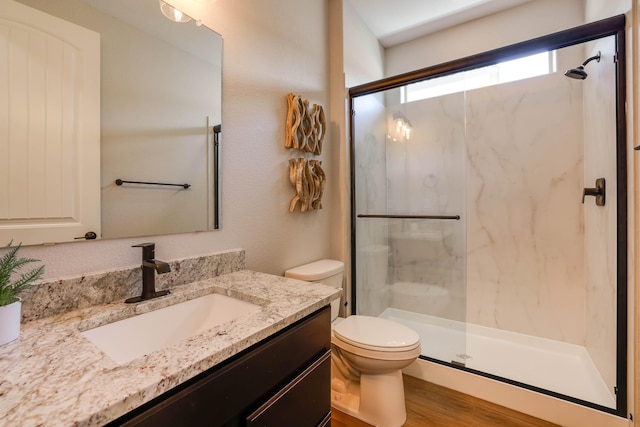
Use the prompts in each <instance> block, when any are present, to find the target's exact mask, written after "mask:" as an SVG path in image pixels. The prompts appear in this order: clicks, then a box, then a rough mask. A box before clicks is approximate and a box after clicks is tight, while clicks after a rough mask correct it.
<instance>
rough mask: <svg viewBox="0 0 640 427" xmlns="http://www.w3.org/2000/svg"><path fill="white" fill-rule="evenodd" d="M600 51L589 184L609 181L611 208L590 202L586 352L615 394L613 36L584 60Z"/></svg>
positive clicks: (588, 86)
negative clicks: (596, 181)
mask: <svg viewBox="0 0 640 427" xmlns="http://www.w3.org/2000/svg"><path fill="white" fill-rule="evenodd" d="M598 51H600V52H601V55H602V59H601V61H600V62H599V63H597V62H595V61H592V62H590V63H589V65H588V67H587V68H588V69H587V72H588V73H589V77H588V78H587V79H586V80H584V81H582V82H578V83H579V84H580V83H582V85H581V86H582V88H583V91H584V95H583V96H584V117H585V120H584V142H585V168H584V182H585V185H586V186H588V187H594V186H595V185H594V184H595V180H596V179H597V178H605V180H606V191H607V192H606V196H607V197H606V204H605V205H604V206H596V205H595V203H594V201H593V198H587V201H586V202H585V205H584V216H585V239H586V247H585V280H586V307H585V321H586V335H585V347H586V348H587V351H588V352H589V355H590V356H591V359H592V360H593V362H594V364H595V365H596V367H597V368H598V371H600V374H601V375H602V378H603V379H604V381H605V383H606V384H607V386H608V387H609V390H610V391H611V393H612V394H613V387H614V386H615V384H616V295H617V292H616V289H617V286H616V259H617V244H616V224H617V218H616V211H617V209H616V191H617V188H616V157H615V153H616V150H615V146H616V137H615V136H616V116H615V97H614V96H612V94H613V93H615V74H614V72H615V67H614V66H613V55H614V52H615V44H614V41H613V40H612V38H611V37H609V38H606V39H602V40H599V41H596V42H592V43H588V44H586V45H585V46H584V50H583V56H584V58H585V59H586V58H588V57H591V56H593V55H595V54H597V52H598Z"/></svg>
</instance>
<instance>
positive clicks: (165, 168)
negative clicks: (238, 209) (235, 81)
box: [0, 0, 222, 243]
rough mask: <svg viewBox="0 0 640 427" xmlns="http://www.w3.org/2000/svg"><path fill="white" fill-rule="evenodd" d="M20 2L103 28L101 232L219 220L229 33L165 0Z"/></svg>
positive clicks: (172, 229)
mask: <svg viewBox="0 0 640 427" xmlns="http://www.w3.org/2000/svg"><path fill="white" fill-rule="evenodd" d="M17 1H18V2H19V3H22V4H24V5H27V6H30V7H32V8H35V9H38V10H41V11H43V12H46V13H48V14H50V15H53V16H56V17H58V18H61V19H63V20H65V21H68V22H71V23H74V24H77V25H79V26H81V27H84V28H87V29H89V30H92V31H95V32H96V33H99V38H100V43H99V44H100V56H99V59H100V101H99V105H100V170H101V173H100V176H101V178H100V187H101V188H95V191H96V192H100V205H101V208H100V212H101V219H100V224H101V230H99V233H97V234H98V236H97V238H105V239H106V238H122V237H133V236H149V235H158V234H171V233H184V232H193V231H204V230H213V229H217V228H219V224H218V219H217V208H218V204H217V200H216V196H217V185H218V180H217V161H218V159H217V142H218V140H219V138H220V129H221V126H220V125H221V113H222V111H221V110H222V107H221V87H222V76H221V68H222V67H221V65H222V64H221V62H222V37H221V36H220V35H219V34H217V33H215V32H213V31H211V30H210V29H208V28H206V27H204V26H202V25H200V23H199V22H195V21H194V20H190V21H189V22H173V21H171V20H169V19H167V18H166V17H165V16H163V15H162V13H161V10H160V3H161V2H159V1H158V0H136V1H131V0H109V1H104V0H17ZM85 167H86V168H92V167H97V165H81V166H80V168H85ZM118 180H121V181H123V182H122V183H121V182H120V181H118ZM116 182H118V183H121V185H118V184H117V183H116ZM149 183H151V184H149ZM164 184H171V185H164ZM184 184H186V185H184ZM0 203H1V202H0ZM86 231H88V232H90V231H92V230H86ZM76 234H77V233H76ZM51 241H52V240H51V239H47V238H43V240H42V241H40V242H32V243H44V242H51ZM53 241H56V242H57V241H66V239H61V240H53Z"/></svg>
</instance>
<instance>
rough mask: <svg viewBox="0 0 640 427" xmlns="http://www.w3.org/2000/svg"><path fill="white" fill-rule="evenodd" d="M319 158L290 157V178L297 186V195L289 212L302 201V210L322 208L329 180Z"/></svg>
mask: <svg viewBox="0 0 640 427" xmlns="http://www.w3.org/2000/svg"><path fill="white" fill-rule="evenodd" d="M321 163H322V162H320V161H319V160H312V159H306V158H304V157H300V158H298V159H289V180H290V181H291V184H292V185H293V186H294V187H295V188H296V196H295V197H294V198H293V199H292V200H291V203H290V204H289V212H293V211H295V209H296V205H297V204H298V202H300V212H306V211H312V210H316V209H322V193H323V192H324V186H325V183H326V181H327V179H326V176H325V174H324V171H323V170H322V167H320V164H321Z"/></svg>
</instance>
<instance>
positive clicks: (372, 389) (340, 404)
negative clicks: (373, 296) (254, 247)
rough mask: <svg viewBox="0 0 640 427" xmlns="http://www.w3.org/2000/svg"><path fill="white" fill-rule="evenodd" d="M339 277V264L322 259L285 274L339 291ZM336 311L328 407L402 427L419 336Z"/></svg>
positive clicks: (373, 319) (381, 321)
mask: <svg viewBox="0 0 640 427" xmlns="http://www.w3.org/2000/svg"><path fill="white" fill-rule="evenodd" d="M343 272H344V264H343V263H342V262H340V261H335V260H328V259H323V260H320V261H315V262H312V263H310V264H305V265H302V266H299V267H295V268H292V269H290V270H287V271H285V274H284V275H285V277H290V278H293V279H299V280H306V281H309V282H316V283H322V284H324V285H327V286H333V287H342V276H343ZM335 302H336V301H334V303H335ZM338 309H339V304H336V305H335V311H334V304H333V303H332V307H331V315H332V317H331V320H332V333H331V405H332V406H333V407H334V408H336V409H338V410H340V411H342V412H344V413H346V414H348V415H351V416H353V417H355V418H358V419H360V420H362V421H364V422H366V423H368V424H371V425H374V426H379V427H400V426H401V425H402V424H404V422H405V421H406V419H407V413H406V409H405V402H404V385H403V381H402V369H403V368H405V367H407V366H409V365H410V364H411V363H413V361H415V360H416V359H417V358H418V356H420V337H419V335H418V334H417V333H416V332H415V331H413V330H412V329H410V328H408V327H406V326H404V325H402V324H400V323H397V322H394V321H392V320H387V319H382V318H379V317H371V316H364V315H352V316H349V317H347V318H345V319H340V318H338Z"/></svg>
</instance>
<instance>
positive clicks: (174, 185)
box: [116, 178, 191, 190]
mask: <svg viewBox="0 0 640 427" xmlns="http://www.w3.org/2000/svg"><path fill="white" fill-rule="evenodd" d="M122 184H144V185H170V186H172V187H182V188H184V189H185V190H186V189H187V188H189V187H191V184H166V183H164V182H145V181H125V180H123V179H120V178H118V179H116V185H122Z"/></svg>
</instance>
